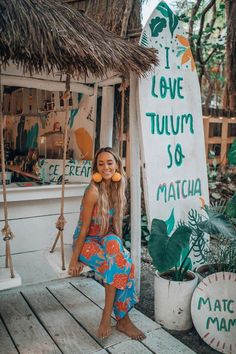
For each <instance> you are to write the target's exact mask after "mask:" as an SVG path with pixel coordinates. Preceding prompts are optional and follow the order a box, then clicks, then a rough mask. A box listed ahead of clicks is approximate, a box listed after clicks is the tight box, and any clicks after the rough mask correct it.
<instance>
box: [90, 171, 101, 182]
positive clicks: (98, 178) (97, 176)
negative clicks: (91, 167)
mask: <svg viewBox="0 0 236 354" xmlns="http://www.w3.org/2000/svg"><path fill="white" fill-rule="evenodd" d="M92 180H93V181H94V182H96V183H100V182H102V175H101V174H100V173H99V172H95V173H93V175H92Z"/></svg>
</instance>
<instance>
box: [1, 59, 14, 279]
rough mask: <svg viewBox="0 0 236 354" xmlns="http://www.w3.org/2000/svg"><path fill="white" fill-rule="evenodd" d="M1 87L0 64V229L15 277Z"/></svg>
mask: <svg viewBox="0 0 236 354" xmlns="http://www.w3.org/2000/svg"><path fill="white" fill-rule="evenodd" d="M2 101H3V88H2V78H1V65H0V125H1V127H0V131H1V133H0V134H1V165H2V187H3V206H4V220H5V225H4V227H3V229H2V234H3V240H4V241H5V242H6V251H5V255H6V261H5V267H6V268H9V267H10V273H11V278H15V275H14V271H13V263H12V257H11V250H10V240H11V239H12V238H13V237H14V235H13V233H12V231H11V228H10V226H9V224H8V209H7V190H6V165H5V151H4V141H3V104H2Z"/></svg>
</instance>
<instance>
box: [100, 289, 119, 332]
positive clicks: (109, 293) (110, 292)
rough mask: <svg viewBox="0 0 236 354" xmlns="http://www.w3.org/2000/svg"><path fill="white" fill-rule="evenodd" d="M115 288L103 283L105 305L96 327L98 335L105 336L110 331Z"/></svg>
mask: <svg viewBox="0 0 236 354" xmlns="http://www.w3.org/2000/svg"><path fill="white" fill-rule="evenodd" d="M115 295H116V288H115V287H114V286H112V285H110V284H105V306H104V309H103V313H102V319H101V322H100V325H99V328H98V336H99V337H100V338H105V337H107V336H109V334H110V333H111V313H112V309H113V305H114V300H115Z"/></svg>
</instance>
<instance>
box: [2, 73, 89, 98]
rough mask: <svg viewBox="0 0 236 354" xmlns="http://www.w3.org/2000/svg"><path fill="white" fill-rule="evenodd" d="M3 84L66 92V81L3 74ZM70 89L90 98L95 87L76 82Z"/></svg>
mask: <svg viewBox="0 0 236 354" xmlns="http://www.w3.org/2000/svg"><path fill="white" fill-rule="evenodd" d="M2 84H3V85H4V86H18V87H29V88H36V89H39V90H46V91H65V82H64V81H59V80H58V81H56V80H46V79H36V78H35V77H24V76H15V75H7V74H2ZM70 89H71V91H72V92H79V93H83V94H85V95H90V96H91V95H93V93H94V90H93V87H89V86H86V85H84V84H80V83H76V82H72V83H71V85H70Z"/></svg>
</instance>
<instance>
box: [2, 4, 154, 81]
mask: <svg viewBox="0 0 236 354" xmlns="http://www.w3.org/2000/svg"><path fill="white" fill-rule="evenodd" d="M10 60H11V61H13V62H14V63H15V64H17V65H20V66H22V67H23V69H24V70H27V71H36V72H41V71H47V72H50V71H53V70H59V71H64V72H65V71H66V72H70V73H77V74H83V75H87V74H88V73H89V72H90V73H92V74H93V75H95V76H103V75H104V74H106V73H107V71H109V70H117V71H119V72H121V73H127V72H129V71H130V70H132V71H135V72H136V73H137V74H138V75H142V74H143V73H144V72H145V71H147V70H149V69H150V68H151V65H152V64H156V63H157V58H156V53H155V52H154V51H153V50H152V49H147V48H142V47H140V46H138V45H136V44H133V43H130V42H127V41H125V40H123V39H122V38H119V37H118V36H116V35H115V34H113V33H112V32H108V31H106V30H105V29H103V28H102V27H101V26H100V25H98V24H96V23H95V22H94V21H92V20H91V19H90V18H88V17H86V16H85V15H83V14H82V13H81V12H79V11H77V10H75V9H71V8H70V7H69V6H67V5H65V4H61V3H59V2H58V1H55V0H0V61H1V62H2V64H7V63H9V61H10Z"/></svg>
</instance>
